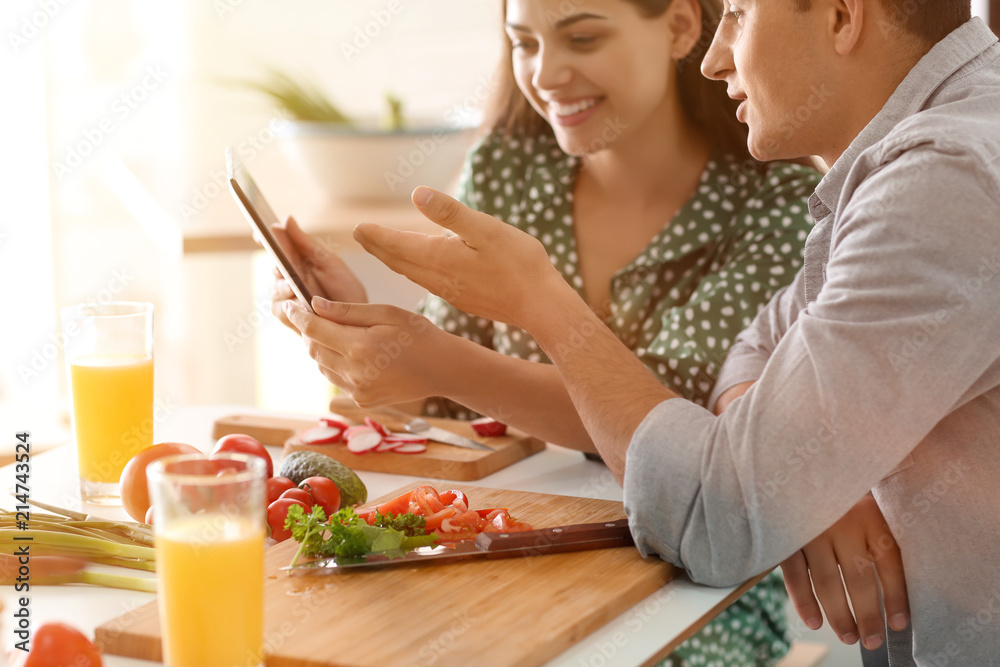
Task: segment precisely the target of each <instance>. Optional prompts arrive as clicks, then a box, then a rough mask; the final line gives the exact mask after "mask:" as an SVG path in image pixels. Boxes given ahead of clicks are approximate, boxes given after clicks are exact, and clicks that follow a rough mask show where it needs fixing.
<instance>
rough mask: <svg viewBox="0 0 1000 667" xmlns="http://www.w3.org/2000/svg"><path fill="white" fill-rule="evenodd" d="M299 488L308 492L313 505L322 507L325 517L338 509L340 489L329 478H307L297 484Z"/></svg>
mask: <svg viewBox="0 0 1000 667" xmlns="http://www.w3.org/2000/svg"><path fill="white" fill-rule="evenodd" d="M299 488H300V489H303V490H304V491H308V492H309V495H310V496H312V499H313V503H314V504H316V505H319V506H320V507H322V508H323V511H324V512H325V513H326V515H327V516H330V515H331V514H333V513H334V512H336V511H337V510H339V509H340V487H338V486H337V484H336V483H335V482H334V481H333V480H332V479H330V478H329V477H321V476H317V477H309V478H308V479H304V480H302V481H301V482H300V483H299Z"/></svg>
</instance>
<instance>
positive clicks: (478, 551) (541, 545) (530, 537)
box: [281, 519, 634, 575]
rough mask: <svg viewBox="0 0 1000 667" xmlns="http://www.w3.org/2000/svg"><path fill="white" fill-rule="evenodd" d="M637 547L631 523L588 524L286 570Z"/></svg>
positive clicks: (346, 568) (303, 572) (489, 535)
mask: <svg viewBox="0 0 1000 667" xmlns="http://www.w3.org/2000/svg"><path fill="white" fill-rule="evenodd" d="M633 544H634V542H633V541H632V533H631V532H629V529H628V520H627V519H619V520H617V521H606V522H604V523H585V524H575V525H571V526H557V527H555V528H542V529H540V530H529V531H523V532H519V533H480V534H479V535H478V536H477V537H476V539H475V541H472V540H466V541H464V542H457V543H454V544H447V545H438V546H435V547H420V548H419V549H414V550H413V551H410V552H408V553H407V554H406V555H404V556H398V557H396V558H389V557H387V556H385V555H383V554H379V553H372V554H368V555H366V556H362V557H359V558H357V559H338V558H322V559H319V560H314V561H310V562H307V563H299V564H297V565H295V566H288V567H283V568H281V569H283V570H288V572H289V574H292V575H321V574H337V573H341V572H349V571H353V570H355V569H357V568H369V569H374V568H381V567H394V566H397V565H413V564H417V563H424V562H431V561H441V562H447V561H449V560H450V561H458V560H464V559H468V558H515V557H519V556H540V555H543V554H555V553H563V552H567V551H587V550H590V549H612V548H616V547H630V546H632V545H633Z"/></svg>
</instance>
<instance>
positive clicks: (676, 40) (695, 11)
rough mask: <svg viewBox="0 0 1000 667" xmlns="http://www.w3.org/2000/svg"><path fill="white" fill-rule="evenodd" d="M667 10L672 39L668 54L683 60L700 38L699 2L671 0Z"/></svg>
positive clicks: (695, 0)
mask: <svg viewBox="0 0 1000 667" xmlns="http://www.w3.org/2000/svg"><path fill="white" fill-rule="evenodd" d="M667 12H668V15H667V21H668V25H669V27H670V32H671V37H672V39H673V47H672V48H671V50H670V56H671V57H672V58H673V59H674V60H684V58H687V56H688V54H689V53H691V50H692V49H693V48H694V47H695V45H696V44H697V43H698V40H699V39H701V4H699V2H698V0H673V2H671V3H670V7H669V8H667ZM709 38H711V35H709Z"/></svg>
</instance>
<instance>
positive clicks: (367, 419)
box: [365, 417, 389, 436]
mask: <svg viewBox="0 0 1000 667" xmlns="http://www.w3.org/2000/svg"><path fill="white" fill-rule="evenodd" d="M365 423H366V424H368V426H369V427H370V428H373V429H375V430H376V431H377V432H378V434H379V435H383V436H385V435H389V431H388V430H387V429H386V428H385V426H382V425H381V424H379V423H378V422H377V421H375V420H374V419H372V418H371V417H365Z"/></svg>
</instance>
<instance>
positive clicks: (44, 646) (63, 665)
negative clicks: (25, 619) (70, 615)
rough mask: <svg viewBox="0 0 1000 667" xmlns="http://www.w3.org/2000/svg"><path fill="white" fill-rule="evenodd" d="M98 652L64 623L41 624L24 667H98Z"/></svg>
mask: <svg viewBox="0 0 1000 667" xmlns="http://www.w3.org/2000/svg"><path fill="white" fill-rule="evenodd" d="M103 664H104V663H103V662H101V652H100V651H98V650H97V647H96V646H94V645H93V644H92V643H91V642H90V640H89V639H87V637H86V636H85V635H84V634H83V633H82V632H80V631H79V630H77V629H76V628H74V627H73V626H71V625H67V624H65V623H54V622H49V623H43V624H42V625H41V626H39V628H38V630H36V631H35V637H34V639H32V640H31V651H29V652H28V657H27V659H26V660H25V661H24V665H23V667H101V666H102V665H103Z"/></svg>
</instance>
